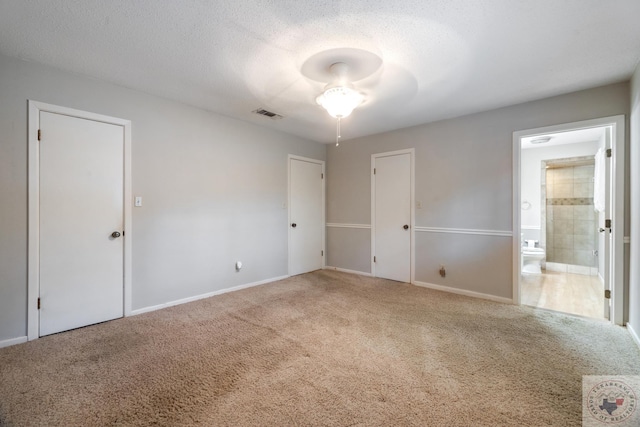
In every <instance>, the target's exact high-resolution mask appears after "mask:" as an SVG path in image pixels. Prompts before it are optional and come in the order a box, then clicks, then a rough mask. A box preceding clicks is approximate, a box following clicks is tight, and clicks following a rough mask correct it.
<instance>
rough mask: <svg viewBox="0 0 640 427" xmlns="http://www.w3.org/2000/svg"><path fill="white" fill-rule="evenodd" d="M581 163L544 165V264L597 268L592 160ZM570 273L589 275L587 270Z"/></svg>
mask: <svg viewBox="0 0 640 427" xmlns="http://www.w3.org/2000/svg"><path fill="white" fill-rule="evenodd" d="M567 163H569V164H570V165H567ZM585 163H587V162H585V161H584V158H579V159H571V160H569V161H567V162H565V161H564V160H556V161H548V162H546V165H547V170H546V252H547V263H550V262H553V263H562V264H568V265H577V266H582V267H597V265H598V264H597V257H596V256H595V254H594V250H596V249H597V248H598V239H597V228H596V227H597V216H596V213H595V211H594V208H593V174H594V164H593V159H592V158H591V159H590V160H588V164H585ZM571 164H573V165H571ZM578 270H579V269H578ZM573 272H575V273H583V274H590V270H589V269H585V270H584V271H573Z"/></svg>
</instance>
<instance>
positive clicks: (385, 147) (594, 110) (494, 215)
mask: <svg viewBox="0 0 640 427" xmlns="http://www.w3.org/2000/svg"><path fill="white" fill-rule="evenodd" d="M628 113H629V84H628V83H618V84H613V85H608V86H604V87H598V88H594V89H590V90H584V91H580V92H575V93H570V94H566V95H561V96H557V97H553V98H547V99H543V100H539V101H533V102H528V103H525V104H520V105H515V106H511V107H505V108H501V109H497V110H492V111H487V112H482V113H477V114H473V115H469V116H465V117H460V118H456V119H451V120H444V121H440V122H435V123H430V124H425V125H421V126H415V127H411V128H406V129H400V130H397V131H393V132H388V133H384V134H378V135H373V136H368V137H364V138H359V139H355V140H350V141H344V142H343V143H341V144H340V146H339V147H334V146H330V147H329V149H328V160H327V163H328V166H327V168H328V169H327V170H328V173H327V176H328V179H327V201H328V206H327V222H330V223H355V224H370V221H371V220H370V216H371V207H370V203H371V200H370V170H369V169H370V162H371V154H375V153H382V152H386V151H393V150H398V149H404V148H412V147H413V148H415V153H416V163H415V164H416V173H415V176H416V187H415V191H416V201H417V202H421V203H422V209H416V226H421V227H441V228H456V229H481V230H495V231H510V230H511V229H512V179H513V177H512V155H513V149H512V148H513V147H512V145H513V140H512V138H513V132H514V131H518V130H524V129H531V128H537V127H542V126H550V125H555V124H562V123H568V122H575V121H580V120H587V119H593V118H598V117H606V116H613V115H618V114H625V115H628ZM354 114H357V112H356V113H354ZM627 135H628V133H627ZM627 147H628V141H627ZM627 188H628V187H627ZM627 206H628V204H627ZM627 217H628V216H627ZM628 229H629V228H628V224H625V230H628ZM343 230H345V231H343ZM346 230H347V229H341V228H335V229H332V231H331V233H329V234H328V248H331V247H333V246H334V240H335V241H339V242H340V247H341V248H340V250H341V251H342V252H348V253H350V254H352V255H351V259H353V264H348V263H343V264H342V265H341V267H342V268H346V269H353V270H358V269H362V262H361V261H360V260H361V259H362V258H363V257H369V256H370V237H369V235H370V230H367V229H357V230H351V229H350V230H349V231H346ZM346 232H349V233H352V234H354V233H355V234H358V238H345V237H344V236H342V235H341V233H346ZM479 240H480V239H478V236H476V235H470V234H443V235H441V236H437V237H436V236H433V235H432V233H428V232H417V233H416V280H417V281H421V282H427V283H433V284H437V285H442V286H449V287H453V288H458V289H463V290H467V291H474V292H481V293H484V294H490V295H493V296H498V297H505V298H511V297H512V280H511V277H512V276H511V274H512V256H511V253H510V252H509V248H510V247H511V239H510V238H509V237H502V236H482V239H481V241H482V244H481V245H479V244H478V241H479ZM468 248H476V249H477V250H474V251H470V250H467V249H468ZM328 259H329V260H332V259H333V257H332V255H331V254H329V258H328ZM441 263H448V265H447V277H446V278H440V276H439V275H438V274H437V269H438V268H439V266H440V264H441ZM364 272H370V269H366V270H364Z"/></svg>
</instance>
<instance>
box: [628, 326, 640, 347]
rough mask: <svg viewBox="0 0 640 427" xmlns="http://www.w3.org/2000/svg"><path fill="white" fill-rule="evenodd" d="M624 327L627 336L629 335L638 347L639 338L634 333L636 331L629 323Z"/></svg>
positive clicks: (639, 345)
mask: <svg viewBox="0 0 640 427" xmlns="http://www.w3.org/2000/svg"><path fill="white" fill-rule="evenodd" d="M626 327H627V331H629V334H631V338H633V341H634V342H635V343H636V345H637V346H638V347H640V337H639V336H638V334H637V333H636V330H635V329H634V327H633V326H631V323H627V324H626Z"/></svg>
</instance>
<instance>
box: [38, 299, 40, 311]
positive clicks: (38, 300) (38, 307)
mask: <svg viewBox="0 0 640 427" xmlns="http://www.w3.org/2000/svg"><path fill="white" fill-rule="evenodd" d="M38 310H40V297H38Z"/></svg>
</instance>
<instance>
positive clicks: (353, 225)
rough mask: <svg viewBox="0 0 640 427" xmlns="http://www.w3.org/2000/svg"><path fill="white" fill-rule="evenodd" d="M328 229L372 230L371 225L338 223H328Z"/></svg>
mask: <svg viewBox="0 0 640 427" xmlns="http://www.w3.org/2000/svg"><path fill="white" fill-rule="evenodd" d="M327 227H331V228H364V229H371V224H343V223H338V222H328V223H327Z"/></svg>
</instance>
